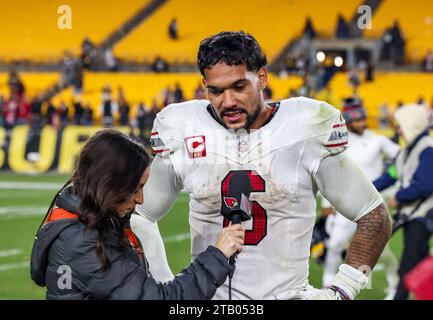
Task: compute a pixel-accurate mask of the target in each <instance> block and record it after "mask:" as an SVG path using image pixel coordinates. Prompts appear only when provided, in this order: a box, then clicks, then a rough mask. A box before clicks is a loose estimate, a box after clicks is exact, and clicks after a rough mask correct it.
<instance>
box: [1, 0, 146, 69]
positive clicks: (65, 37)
mask: <svg viewBox="0 0 433 320" xmlns="http://www.w3.org/2000/svg"><path fill="white" fill-rule="evenodd" d="M149 2H150V0H128V1H122V2H118V1H115V0H108V1H107V0H94V1H82V0H69V1H67V3H66V4H67V5H69V6H70V8H71V11H72V17H73V19H72V29H71V30H60V29H59V28H58V26H57V22H58V20H59V17H60V16H61V14H59V13H58V12H57V10H58V8H59V6H61V5H62V4H64V3H63V2H59V1H56V0H44V1H38V3H37V5H35V2H34V1H32V0H20V1H1V2H0V12H2V18H1V19H0V29H1V30H2V32H1V33H0V43H2V44H3V45H2V47H1V49H0V60H3V61H11V60H17V59H20V60H32V61H51V60H56V59H59V58H60V57H61V56H62V54H63V53H64V51H65V50H68V51H70V52H71V53H72V54H74V55H78V54H79V52H80V47H81V44H82V42H83V39H84V38H85V37H86V36H89V37H90V40H91V41H93V42H94V43H96V44H97V43H99V42H101V41H103V40H104V38H105V37H107V36H108V35H109V34H110V33H111V32H112V31H114V30H115V29H116V28H118V27H119V26H120V25H121V24H122V23H123V22H125V21H126V20H127V19H128V18H129V17H131V16H132V15H133V14H134V13H135V12H136V11H137V10H139V9H140V8H141V7H143V6H144V5H146V3H149ZM29 8H31V10H29ZM6 30H9V32H7V31H6ZM5 44H7V45H5Z"/></svg>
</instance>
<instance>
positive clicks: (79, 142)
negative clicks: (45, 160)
mask: <svg viewBox="0 0 433 320" xmlns="http://www.w3.org/2000/svg"><path fill="white" fill-rule="evenodd" d="M102 129H104V128H102V127H94V126H92V127H82V126H68V127H66V129H65V130H64V131H63V137H62V145H61V147H60V157H59V166H58V172H59V173H72V171H73V170H74V169H75V165H76V161H77V159H78V156H79V154H80V152H81V149H82V148H83V146H84V144H85V143H86V141H87V139H88V138H90V136H92V135H93V134H95V133H96V132H98V131H99V130H102ZM116 129H118V130H120V131H123V132H125V133H127V134H129V132H130V128H129V127H118V128H116Z"/></svg>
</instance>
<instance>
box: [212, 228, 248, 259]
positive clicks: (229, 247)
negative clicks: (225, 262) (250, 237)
mask: <svg viewBox="0 0 433 320" xmlns="http://www.w3.org/2000/svg"><path fill="white" fill-rule="evenodd" d="M244 239H245V228H244V227H243V226H242V225H240V224H233V225H229V226H228V227H226V228H224V229H223V230H222V231H221V232H220V233H219V234H218V239H217V241H216V244H215V247H216V248H218V249H219V250H220V251H221V252H222V253H223V254H224V255H225V256H226V258H227V259H228V258H230V257H231V256H232V255H233V254H234V253H235V252H240V251H242V247H243V244H244Z"/></svg>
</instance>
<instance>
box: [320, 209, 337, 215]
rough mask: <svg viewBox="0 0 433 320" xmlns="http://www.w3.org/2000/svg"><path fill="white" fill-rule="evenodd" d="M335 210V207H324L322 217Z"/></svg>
mask: <svg viewBox="0 0 433 320" xmlns="http://www.w3.org/2000/svg"><path fill="white" fill-rule="evenodd" d="M334 212H335V209H334V208H333V207H328V208H322V217H327V216H329V215H331V214H333V213H334Z"/></svg>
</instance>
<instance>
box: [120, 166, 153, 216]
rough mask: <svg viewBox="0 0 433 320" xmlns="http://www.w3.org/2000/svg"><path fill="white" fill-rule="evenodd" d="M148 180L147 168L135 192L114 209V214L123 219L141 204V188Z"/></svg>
mask: <svg viewBox="0 0 433 320" xmlns="http://www.w3.org/2000/svg"><path fill="white" fill-rule="evenodd" d="M148 178H149V167H147V168H146V170H145V171H144V173H143V175H142V176H141V179H140V183H139V185H138V188H137V190H135V191H134V192H133V193H132V195H131V196H130V197H129V198H128V200H126V201H125V202H123V203H121V204H119V205H118V206H116V207H115V210H116V212H117V213H118V215H119V217H120V218H123V217H125V216H126V215H127V214H128V213H130V212H132V211H133V210H134V209H135V205H137V204H142V203H143V187H144V185H145V184H146V182H147V179H148Z"/></svg>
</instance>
